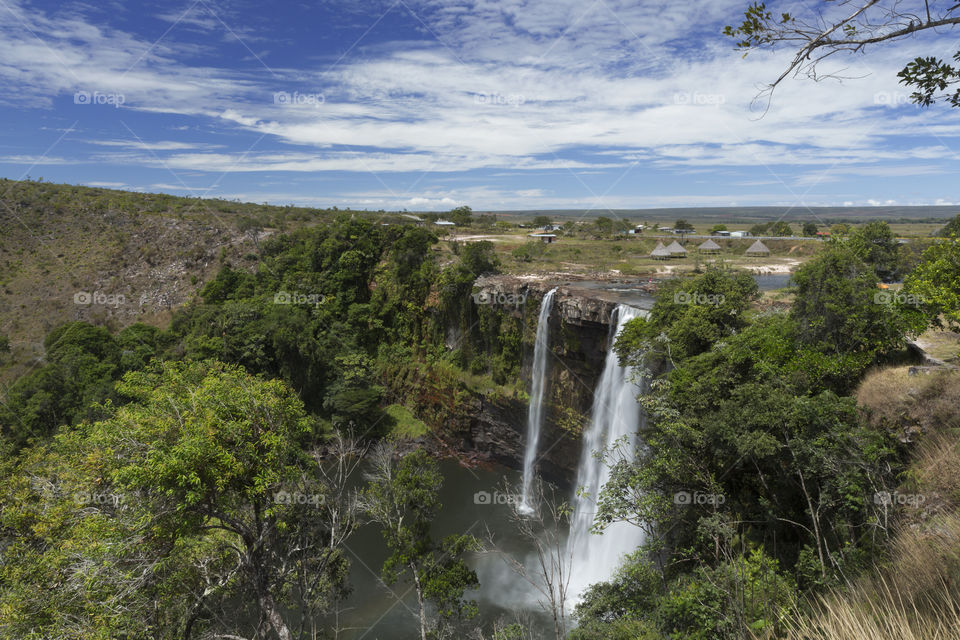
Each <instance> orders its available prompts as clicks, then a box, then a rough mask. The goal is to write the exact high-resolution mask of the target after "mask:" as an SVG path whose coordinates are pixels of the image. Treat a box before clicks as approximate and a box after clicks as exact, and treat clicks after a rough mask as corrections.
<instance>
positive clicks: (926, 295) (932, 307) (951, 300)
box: [903, 239, 960, 329]
mask: <svg viewBox="0 0 960 640" xmlns="http://www.w3.org/2000/svg"><path fill="white" fill-rule="evenodd" d="M903 291H904V293H906V294H908V295H912V296H915V297H916V298H917V302H919V304H920V305H921V306H922V307H923V308H924V309H925V310H926V312H927V314H928V315H929V316H930V317H931V319H932V320H933V321H934V322H936V323H937V324H941V325H942V324H946V325H947V326H949V327H952V328H954V329H957V328H960V240H958V239H953V240H948V241H945V242H939V243H937V244H934V245H933V246H931V247H930V248H928V249H927V250H926V251H924V252H923V256H922V258H921V260H920V264H918V265H917V267H916V268H915V269H914V270H913V272H912V273H910V274H909V275H908V276H907V277H906V280H905V281H904V288H903Z"/></svg>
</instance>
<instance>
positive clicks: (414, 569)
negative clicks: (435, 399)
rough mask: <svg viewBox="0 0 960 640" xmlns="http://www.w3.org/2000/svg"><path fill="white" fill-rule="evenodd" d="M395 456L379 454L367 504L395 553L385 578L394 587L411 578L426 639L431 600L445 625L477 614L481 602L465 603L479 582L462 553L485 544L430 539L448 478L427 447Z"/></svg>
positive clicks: (459, 539) (386, 563)
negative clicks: (431, 529)
mask: <svg viewBox="0 0 960 640" xmlns="http://www.w3.org/2000/svg"><path fill="white" fill-rule="evenodd" d="M392 456H393V452H392V451H391V450H388V449H382V450H381V451H379V452H378V455H377V458H376V460H375V466H376V469H375V471H374V472H373V475H372V477H371V480H370V484H369V485H368V486H367V488H366V490H365V492H364V504H365V508H366V510H367V511H368V513H369V514H370V517H371V518H372V519H373V520H374V521H375V522H377V523H379V524H380V525H381V527H382V531H383V537H384V539H385V540H386V543H387V548H388V549H389V551H390V555H389V556H388V557H387V559H386V560H385V561H384V563H383V570H382V575H383V580H384V582H385V583H386V584H388V585H389V584H395V583H396V582H397V581H398V580H400V579H401V578H402V577H406V578H407V579H409V580H410V582H411V583H412V584H413V587H414V588H415V589H416V592H417V600H418V603H419V608H420V631H421V637H422V638H426V637H427V635H428V622H427V614H426V608H425V605H426V603H427V602H429V603H432V604H433V606H434V607H435V608H436V611H437V614H438V616H439V622H442V623H449V622H452V621H456V620H459V619H461V618H470V617H472V616H474V615H476V613H477V605H476V603H475V602H473V601H466V600H464V593H465V592H466V591H467V590H469V589H473V588H476V587H477V586H478V585H479V581H478V580H477V575H476V573H475V572H474V571H473V570H472V569H470V568H469V567H468V566H467V564H466V563H465V562H464V560H463V555H464V554H465V553H467V552H471V551H479V550H480V545H479V542H478V541H477V539H476V538H474V537H473V536H470V535H452V536H448V537H446V538H444V539H443V540H440V541H436V540H434V539H433V538H432V537H431V536H430V525H431V524H432V523H433V520H434V519H435V518H436V516H437V513H438V512H439V510H440V508H441V505H440V502H439V491H440V486H441V484H442V482H443V478H442V476H441V475H440V471H439V469H438V467H437V463H436V462H434V461H433V460H431V459H430V458H429V457H428V456H427V454H426V452H425V451H423V450H422V449H418V450H417V451H414V452H413V453H411V454H409V455H407V456H404V457H403V458H402V459H401V460H400V461H399V463H394V461H393V459H392Z"/></svg>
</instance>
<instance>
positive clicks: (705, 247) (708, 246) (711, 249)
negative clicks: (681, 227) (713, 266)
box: [697, 238, 720, 253]
mask: <svg viewBox="0 0 960 640" xmlns="http://www.w3.org/2000/svg"><path fill="white" fill-rule="evenodd" d="M697 251H699V252H700V253H720V245H718V244H717V243H716V242H714V241H713V240H710V239H709V238H708V239H707V241H706V242H704V243H703V244H702V245H700V246H699V247H697Z"/></svg>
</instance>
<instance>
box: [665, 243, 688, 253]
mask: <svg viewBox="0 0 960 640" xmlns="http://www.w3.org/2000/svg"><path fill="white" fill-rule="evenodd" d="M667 253H669V254H670V256H671V257H672V256H681V257H682V256H685V255H687V250H686V249H684V248H683V247H682V246H680V243H679V242H677V241H676V240H674V241H673V242H671V243H670V244H669V245H668V246H667Z"/></svg>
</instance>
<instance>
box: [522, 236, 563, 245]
mask: <svg viewBox="0 0 960 640" xmlns="http://www.w3.org/2000/svg"><path fill="white" fill-rule="evenodd" d="M527 235H528V236H530V237H531V238H537V239H538V240H540V242H543V243H544V244H551V243H553V241H554V240H556V239H557V234H555V233H528V234H527Z"/></svg>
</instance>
